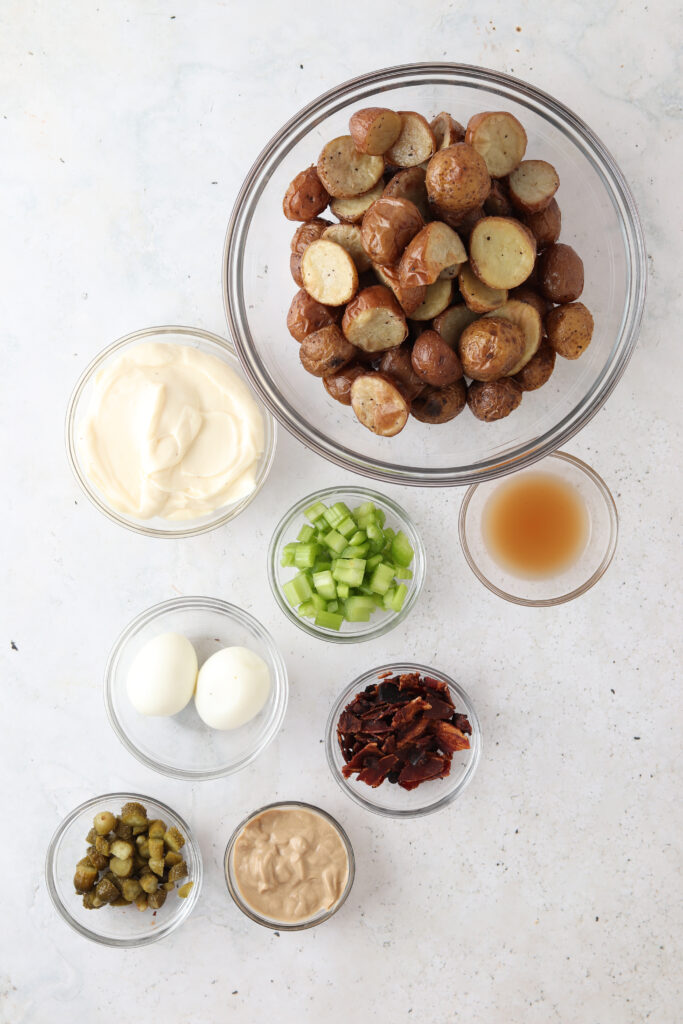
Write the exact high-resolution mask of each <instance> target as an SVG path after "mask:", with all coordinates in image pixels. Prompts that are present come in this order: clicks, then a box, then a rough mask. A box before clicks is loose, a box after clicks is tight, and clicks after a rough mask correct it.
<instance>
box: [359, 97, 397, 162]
mask: <svg viewBox="0 0 683 1024" xmlns="http://www.w3.org/2000/svg"><path fill="white" fill-rule="evenodd" d="M380 123H381V125H382V129H381V135H382V144H381V145H377V144H376V142H377V135H378V134H379V133H378V131H377V126H378V125H379V124H380ZM400 134H401V118H400V116H399V114H397V113H396V111H395V110H389V109H388V108H387V107H365V108H364V109H363V110H357V111H356V112H355V113H354V114H352V115H351V119H350V121H349V135H350V136H351V138H352V139H353V141H354V144H355V146H356V149H357V150H358V152H359V153H369V154H370V156H381V155H382V154H383V153H386V151H387V150H388V149H390V148H391V146H393V144H394V143H395V142H396V139H397V138H398V137H399V135H400Z"/></svg>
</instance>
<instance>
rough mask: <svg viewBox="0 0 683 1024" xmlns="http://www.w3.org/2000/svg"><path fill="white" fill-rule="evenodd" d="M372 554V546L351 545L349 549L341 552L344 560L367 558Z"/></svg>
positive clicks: (366, 544)
mask: <svg viewBox="0 0 683 1024" xmlns="http://www.w3.org/2000/svg"><path fill="white" fill-rule="evenodd" d="M369 552H370V545H369V544H368V543H367V541H366V542H365V544H350V545H349V546H348V547H347V548H344V550H343V551H342V552H341V557H342V558H365V556H366V555H367V554H369Z"/></svg>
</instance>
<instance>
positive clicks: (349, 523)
mask: <svg viewBox="0 0 683 1024" xmlns="http://www.w3.org/2000/svg"><path fill="white" fill-rule="evenodd" d="M355 532H356V524H355V522H354V521H353V519H352V518H351V516H347V517H346V519H344V520H343V521H342V522H341V523H340V524H339V526H338V527H337V533H341V535H342V536H343V537H350V536H351V534H352V533H355Z"/></svg>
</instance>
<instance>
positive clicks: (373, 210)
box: [361, 196, 424, 266]
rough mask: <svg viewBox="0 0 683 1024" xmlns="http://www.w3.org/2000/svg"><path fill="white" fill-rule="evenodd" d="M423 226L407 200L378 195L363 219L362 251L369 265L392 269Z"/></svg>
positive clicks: (415, 208)
mask: <svg viewBox="0 0 683 1024" xmlns="http://www.w3.org/2000/svg"><path fill="white" fill-rule="evenodd" d="M423 227H424V221H423V220H422V217H421V216H420V211H419V210H418V208H417V207H416V206H415V205H414V204H413V203H411V202H410V200H409V199H397V198H395V197H392V196H382V197H381V198H380V199H378V200H377V201H376V202H374V203H373V204H372V206H371V207H370V209H369V210H368V212H367V213H366V214H365V216H364V217H363V224H362V226H361V238H362V241H363V248H364V249H365V251H366V253H367V254H368V256H369V257H370V259H371V260H372V262H373V263H379V264H380V266H392V265H393V264H394V263H397V262H398V260H399V259H400V258H401V255H402V253H403V250H404V249H405V247H406V246H407V244H408V242H409V241H410V240H411V238H414V236H415V235H416V234H417V233H418V231H421V230H422V228H423Z"/></svg>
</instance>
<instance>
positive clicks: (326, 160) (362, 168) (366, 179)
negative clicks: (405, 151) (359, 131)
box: [318, 135, 384, 199]
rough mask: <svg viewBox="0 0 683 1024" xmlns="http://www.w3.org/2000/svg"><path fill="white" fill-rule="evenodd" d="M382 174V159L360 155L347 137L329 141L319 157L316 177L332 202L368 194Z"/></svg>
mask: <svg viewBox="0 0 683 1024" xmlns="http://www.w3.org/2000/svg"><path fill="white" fill-rule="evenodd" d="M383 171H384V159H383V157H381V156H370V155H369V154H368V153H359V152H358V150H357V149H356V146H355V144H354V141H353V139H352V138H351V136H350V135H340V136H339V137H338V138H336V139H332V141H331V142H328V143H327V145H326V146H324V147H323V150H322V152H321V154H320V156H319V157H318V177H319V178H320V180H321V182H322V183H323V185H324V186H325V188H326V189H327V191H328V192H329V194H330V195H331V196H333V197H334V198H335V199H348V198H349V197H350V196H360V195H363V193H364V192H369V191H370V189H371V188H373V187H374V186H375V185H376V184H377V182H378V181H379V179H380V178H381V177H382V173H383Z"/></svg>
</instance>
